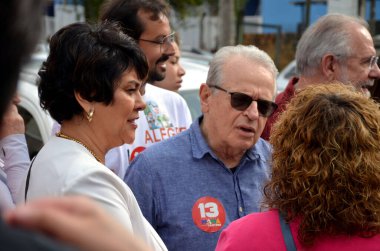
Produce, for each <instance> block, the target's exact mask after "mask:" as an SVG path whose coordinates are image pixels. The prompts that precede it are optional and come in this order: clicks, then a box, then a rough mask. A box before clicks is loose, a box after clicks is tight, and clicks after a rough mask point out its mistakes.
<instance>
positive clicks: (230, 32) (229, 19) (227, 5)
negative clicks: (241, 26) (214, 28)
mask: <svg viewBox="0 0 380 251" xmlns="http://www.w3.org/2000/svg"><path fill="white" fill-rule="evenodd" d="M234 10H235V8H234V0H219V36H218V47H219V48H220V47H223V46H226V45H234V44H235V11H234Z"/></svg>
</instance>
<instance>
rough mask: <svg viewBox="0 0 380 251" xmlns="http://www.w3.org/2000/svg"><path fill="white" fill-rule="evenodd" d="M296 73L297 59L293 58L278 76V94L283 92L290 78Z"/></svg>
mask: <svg viewBox="0 0 380 251" xmlns="http://www.w3.org/2000/svg"><path fill="white" fill-rule="evenodd" d="M296 75H297V73H296V61H295V60H292V61H291V62H290V63H289V64H288V65H287V66H286V67H285V68H284V69H283V70H282V71H281V72H280V74H278V76H277V94H279V93H280V92H283V91H284V90H285V88H286V86H287V85H288V82H289V80H290V79H291V78H292V77H294V76H296Z"/></svg>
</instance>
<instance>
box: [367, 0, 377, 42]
mask: <svg viewBox="0 0 380 251" xmlns="http://www.w3.org/2000/svg"><path fill="white" fill-rule="evenodd" d="M375 10H376V1H375V0H371V2H370V14H369V26H370V31H371V34H372V36H374V35H376V11H375Z"/></svg>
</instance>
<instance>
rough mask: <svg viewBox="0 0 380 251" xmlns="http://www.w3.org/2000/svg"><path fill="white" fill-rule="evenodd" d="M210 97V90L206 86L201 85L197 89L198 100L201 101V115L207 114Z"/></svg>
mask: <svg viewBox="0 0 380 251" xmlns="http://www.w3.org/2000/svg"><path fill="white" fill-rule="evenodd" d="M210 96H211V88H210V87H209V86H208V85H207V84H202V85H201V86H200V88H199V99H200V101H201V110H202V113H207V112H208V110H209V102H210V100H209V97H210Z"/></svg>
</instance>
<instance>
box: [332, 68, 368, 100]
mask: <svg viewBox="0 0 380 251" xmlns="http://www.w3.org/2000/svg"><path fill="white" fill-rule="evenodd" d="M338 80H339V81H340V82H342V83H344V84H348V85H352V86H353V87H354V88H355V90H356V91H358V92H361V93H363V94H364V95H365V96H367V97H371V93H370V91H369V90H368V88H369V87H371V86H373V85H374V82H375V80H373V79H367V80H362V81H356V82H354V81H351V80H350V79H349V78H348V69H347V67H345V66H344V67H342V74H341V75H340V76H339V79H338Z"/></svg>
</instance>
